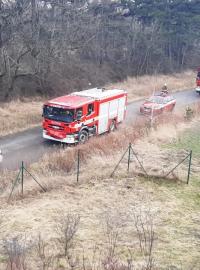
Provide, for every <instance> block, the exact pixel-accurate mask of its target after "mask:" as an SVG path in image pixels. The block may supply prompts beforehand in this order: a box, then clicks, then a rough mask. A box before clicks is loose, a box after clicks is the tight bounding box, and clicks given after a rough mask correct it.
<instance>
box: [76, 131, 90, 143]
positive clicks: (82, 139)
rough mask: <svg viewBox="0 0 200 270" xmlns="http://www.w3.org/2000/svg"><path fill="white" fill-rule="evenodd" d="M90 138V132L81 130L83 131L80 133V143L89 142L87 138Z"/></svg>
mask: <svg viewBox="0 0 200 270" xmlns="http://www.w3.org/2000/svg"><path fill="white" fill-rule="evenodd" d="M88 139H89V134H88V132H87V131H86V130H83V131H81V133H80V134H79V139H78V141H79V143H85V142H87V140H88Z"/></svg>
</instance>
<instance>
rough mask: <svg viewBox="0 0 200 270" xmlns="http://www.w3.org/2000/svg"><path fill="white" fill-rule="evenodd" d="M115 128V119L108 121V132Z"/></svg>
mask: <svg viewBox="0 0 200 270" xmlns="http://www.w3.org/2000/svg"><path fill="white" fill-rule="evenodd" d="M115 129H116V123H115V121H114V120H113V121H112V122H111V123H110V127H109V132H112V131H114V130H115Z"/></svg>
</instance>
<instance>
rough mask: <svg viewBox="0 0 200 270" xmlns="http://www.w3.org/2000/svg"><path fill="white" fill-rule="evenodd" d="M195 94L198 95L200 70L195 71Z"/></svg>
mask: <svg viewBox="0 0 200 270" xmlns="http://www.w3.org/2000/svg"><path fill="white" fill-rule="evenodd" d="M196 92H197V93H198V94H199V95H200V68H198V69H197V77H196Z"/></svg>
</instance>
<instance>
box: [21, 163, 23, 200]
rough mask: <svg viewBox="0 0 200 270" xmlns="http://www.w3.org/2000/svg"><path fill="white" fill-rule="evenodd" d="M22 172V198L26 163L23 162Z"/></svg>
mask: <svg viewBox="0 0 200 270" xmlns="http://www.w3.org/2000/svg"><path fill="white" fill-rule="evenodd" d="M21 172H22V196H23V194H24V162H23V161H22V166H21Z"/></svg>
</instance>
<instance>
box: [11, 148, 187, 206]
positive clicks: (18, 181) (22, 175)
mask: <svg viewBox="0 0 200 270" xmlns="http://www.w3.org/2000/svg"><path fill="white" fill-rule="evenodd" d="M82 151H83V150H82ZM81 156H82V155H81V150H80V149H78V150H77V155H76V160H75V163H76V165H75V176H76V183H79V182H80V177H81V173H82V171H81V168H84V167H85V162H84V161H83V160H81ZM133 160H135V162H136V163H137V164H138V165H139V168H140V169H141V172H142V176H144V177H145V178H146V179H153V178H156V175H154V176H152V175H151V174H149V173H148V171H147V169H146V168H145V166H144V164H143V161H142V160H141V158H140V157H139V155H138V154H137V153H136V151H135V150H134V148H133V145H132V144H131V143H129V145H128V147H127V148H126V150H125V151H124V152H123V154H122V155H121V157H120V159H119V161H118V162H117V163H116V165H115V166H114V168H113V170H112V172H111V173H110V175H109V176H110V177H111V178H113V177H114V176H115V174H116V172H117V171H118V170H119V169H120V170H123V171H124V167H125V166H124V162H125V163H126V173H127V174H130V173H134V171H133V172H130V169H131V163H132V161H133ZM186 162H187V163H186ZM122 163H123V164H122ZM183 163H184V165H185V164H186V168H187V177H186V180H185V183H186V184H189V181H190V176H191V165H192V150H190V151H188V152H186V153H185V156H184V157H183V158H181V160H179V161H178V162H177V163H174V165H173V167H172V168H170V169H169V170H168V171H167V172H165V174H164V175H162V176H161V175H158V177H159V178H163V179H167V178H168V177H169V176H170V174H173V173H174V171H175V170H177V169H178V168H179V167H180V166H181V165H182V164H183ZM120 165H122V168H120ZM136 174H137V173H136ZM27 175H28V176H29V177H31V179H32V180H33V181H35V182H36V183H37V185H38V186H39V187H40V189H41V191H42V192H46V191H47V189H46V188H45V187H44V186H43V185H41V184H40V181H39V180H38V179H37V178H36V177H35V176H34V175H33V174H32V173H31V172H30V171H29V170H28V169H27V168H26V167H25V166H24V162H23V161H22V163H21V166H20V169H19V172H18V174H17V176H16V178H15V180H14V181H13V184H12V188H11V191H10V194H9V198H8V201H10V199H11V197H12V194H13V192H14V190H15V188H16V187H17V186H19V185H20V186H21V196H22V197H23V196H24V184H25V180H26V177H27Z"/></svg>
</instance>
